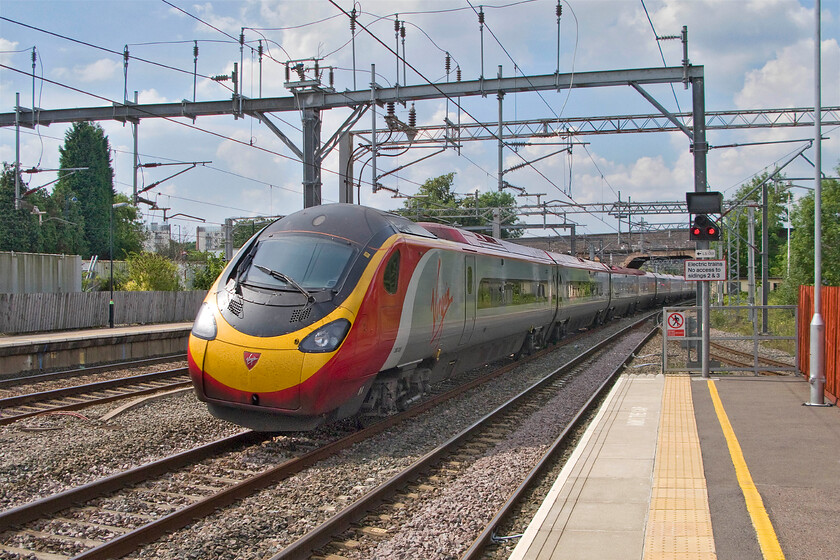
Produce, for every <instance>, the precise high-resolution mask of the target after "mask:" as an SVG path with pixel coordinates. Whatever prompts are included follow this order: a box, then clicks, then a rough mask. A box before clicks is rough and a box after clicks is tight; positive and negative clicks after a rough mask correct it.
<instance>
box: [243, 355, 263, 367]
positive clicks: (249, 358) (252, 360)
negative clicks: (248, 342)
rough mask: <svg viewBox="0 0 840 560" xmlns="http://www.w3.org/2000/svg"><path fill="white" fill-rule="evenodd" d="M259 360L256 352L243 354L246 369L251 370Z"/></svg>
mask: <svg viewBox="0 0 840 560" xmlns="http://www.w3.org/2000/svg"><path fill="white" fill-rule="evenodd" d="M259 359H260V355H259V354H257V353H256V352H245V365H246V366H247V367H248V369H253V368H254V366H255V365H257V361H259Z"/></svg>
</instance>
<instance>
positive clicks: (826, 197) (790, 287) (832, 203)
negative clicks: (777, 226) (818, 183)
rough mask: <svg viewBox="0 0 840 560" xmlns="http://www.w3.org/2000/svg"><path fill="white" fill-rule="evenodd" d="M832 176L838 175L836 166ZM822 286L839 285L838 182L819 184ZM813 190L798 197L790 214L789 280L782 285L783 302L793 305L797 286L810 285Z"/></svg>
mask: <svg viewBox="0 0 840 560" xmlns="http://www.w3.org/2000/svg"><path fill="white" fill-rule="evenodd" d="M835 172H836V173H840V166H838V167H837V169H836V171H835ZM821 198H822V212H821V214H822V236H821V237H822V283H823V285H824V286H840V268H838V266H837V263H840V181H837V180H836V179H823V181H822V197H821ZM814 212H815V204H814V191H810V192H809V193H808V194H807V195H806V196H804V197H802V198H801V199H800V200H799V202H798V203H797V205H796V207H795V208H794V210H793V212H792V213H791V224H792V227H793V232H792V234H791V241H790V277H789V278H788V279H787V280H786V281H785V283H784V284H783V286H782V295H783V299H784V301H785V302H789V303H794V302H796V300H797V298H798V296H799V292H798V288H799V285H801V284H805V285H813V284H814V246H815V242H814Z"/></svg>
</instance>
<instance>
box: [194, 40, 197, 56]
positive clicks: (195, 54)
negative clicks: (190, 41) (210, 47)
mask: <svg viewBox="0 0 840 560" xmlns="http://www.w3.org/2000/svg"><path fill="white" fill-rule="evenodd" d="M193 58H198V41H196V42H195V45H193Z"/></svg>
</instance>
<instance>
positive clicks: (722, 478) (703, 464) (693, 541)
mask: <svg viewBox="0 0 840 560" xmlns="http://www.w3.org/2000/svg"><path fill="white" fill-rule="evenodd" d="M808 397H809V385H808V383H807V381H805V380H804V379H803V378H801V377H740V376H738V377H736V376H733V377H720V378H713V379H712V380H704V379H701V378H698V377H689V376H685V375H681V376H667V377H665V376H662V375H656V376H629V375H624V376H622V377H621V378H620V379H619V380H618V382H617V383H616V385H615V387H614V388H613V389H612V391H611V392H610V394H609V396H608V398H607V400H606V401H605V403H604V405H602V407H601V410H600V411H599V413H598V415H597V416H596V418H595V420H594V421H593V423H592V424H591V425H590V427H589V428H588V429H587V431H586V433H585V435H584V436H583V438H582V440H581V442H580V444H579V445H578V447H577V448H576V449H575V451H574V453H573V454H572V456H571V457H570V459H569V461H568V463H567V465H566V467H565V468H564V469H563V470H562V472H561V474H560V475H559V477H558V479H557V481H556V483H555V485H554V487H553V488H552V489H551V491H550V493H549V495H548V496H547V498H546V500H545V502H544V503H543V505H542V507H541V508H540V510H539V512H538V513H537V514H536V515H535V517H534V520H533V521H532V523H531V525H530V526H529V527H528V529H527V531H526V532H525V534H524V535H523V536H522V538H521V539H520V542H519V544H518V545H517V547H516V549H515V551H514V552H513V555H512V556H511V559H512V560H545V559H555V558H557V559H559V558H562V559H568V560H588V559H599V560H609V559H621V560H624V559H633V560H636V559H644V560H658V559H666V558H667V559H682V560H706V559H713V558H718V559H731V560H742V559H753V558H755V559H767V558H779V559H780V558H788V559H812V558H840V552H838V551H840V531H838V530H837V524H838V522H840V498H838V492H837V491H838V489H840V411H838V409H837V408H836V407H827V408H818V407H808V406H803V403H804V402H806V401H807V400H808Z"/></svg>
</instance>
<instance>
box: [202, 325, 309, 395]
mask: <svg viewBox="0 0 840 560" xmlns="http://www.w3.org/2000/svg"><path fill="white" fill-rule="evenodd" d="M302 369H303V354H302V353H301V352H299V351H298V350H297V349H296V348H295V349H288V350H284V349H279V350H278V349H276V348H260V347H257V346H242V345H238V344H231V343H226V342H222V341H219V340H216V341H213V342H211V343H210V344H208V346H207V352H206V354H205V357H204V373H203V382H204V394H205V396H206V397H207V398H208V399H212V400H215V401H220V402H227V403H231V404H246V405H252V406H261V407H269V408H274V409H280V410H297V409H298V408H300V382H301V372H302Z"/></svg>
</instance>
